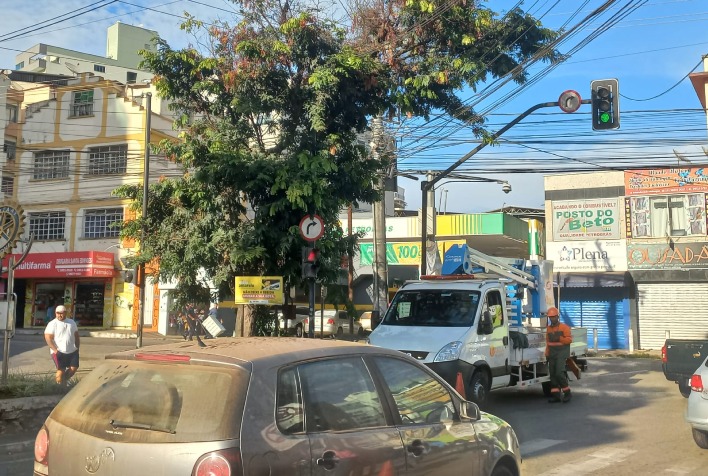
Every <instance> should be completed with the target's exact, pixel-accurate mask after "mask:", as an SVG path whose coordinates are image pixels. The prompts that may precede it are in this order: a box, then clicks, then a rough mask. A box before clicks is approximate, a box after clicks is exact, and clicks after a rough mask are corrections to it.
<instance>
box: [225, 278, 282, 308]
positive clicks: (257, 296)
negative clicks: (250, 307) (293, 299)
mask: <svg viewBox="0 0 708 476" xmlns="http://www.w3.org/2000/svg"><path fill="white" fill-rule="evenodd" d="M235 294H236V296H235V298H234V301H235V304H265V305H267V306H280V305H282V304H283V302H285V301H284V298H283V277H282V276H236V292H235Z"/></svg>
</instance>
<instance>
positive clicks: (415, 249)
mask: <svg viewBox="0 0 708 476" xmlns="http://www.w3.org/2000/svg"><path fill="white" fill-rule="evenodd" d="M462 243H464V241H463V240H453V241H438V251H439V253H440V256H441V257H443V256H445V251H447V249H448V248H450V246H452V245H454V244H462ZM359 250H360V253H359V257H360V264H361V266H371V265H372V264H373V262H374V245H373V243H361V244H360V245H359ZM386 262H387V263H388V265H389V266H391V265H393V266H396V265H415V266H418V265H420V243H386Z"/></svg>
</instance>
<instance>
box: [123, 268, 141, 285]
mask: <svg viewBox="0 0 708 476" xmlns="http://www.w3.org/2000/svg"><path fill="white" fill-rule="evenodd" d="M121 275H122V276H123V282H124V283H126V284H138V269H137V268H130V269H124V270H121Z"/></svg>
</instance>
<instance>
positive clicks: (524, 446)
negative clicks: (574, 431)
mask: <svg viewBox="0 0 708 476" xmlns="http://www.w3.org/2000/svg"><path fill="white" fill-rule="evenodd" d="M565 442H566V440H547V439H544V438H538V439H535V440H531V441H527V442H526V443H521V454H522V455H523V456H527V455H529V454H531V453H536V452H538V451H542V450H545V449H546V448H550V447H552V446H556V445H560V444H561V443H565Z"/></svg>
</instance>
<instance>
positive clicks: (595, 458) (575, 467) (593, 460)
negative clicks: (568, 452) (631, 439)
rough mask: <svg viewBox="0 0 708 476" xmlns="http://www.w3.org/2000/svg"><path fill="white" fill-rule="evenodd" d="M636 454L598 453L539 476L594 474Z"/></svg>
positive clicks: (619, 451)
mask: <svg viewBox="0 0 708 476" xmlns="http://www.w3.org/2000/svg"><path fill="white" fill-rule="evenodd" d="M634 453H636V451H634V450H623V449H611V450H608V451H598V452H596V453H592V454H590V455H587V456H585V457H583V458H581V459H578V460H575V461H573V462H570V463H566V464H564V465H562V466H558V467H557V468H553V469H551V470H550V471H546V472H545V473H542V474H541V475H539V476H567V475H568V474H572V475H573V476H580V475H583V474H590V473H594V472H596V471H597V470H599V469H603V468H606V467H608V466H612V465H614V464H617V463H619V462H620V461H623V460H625V459H627V457H628V456H630V455H631V454H634Z"/></svg>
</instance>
